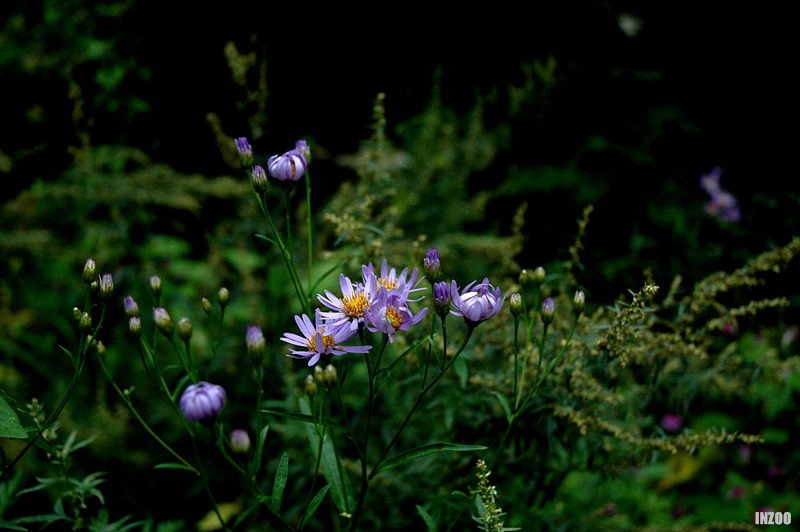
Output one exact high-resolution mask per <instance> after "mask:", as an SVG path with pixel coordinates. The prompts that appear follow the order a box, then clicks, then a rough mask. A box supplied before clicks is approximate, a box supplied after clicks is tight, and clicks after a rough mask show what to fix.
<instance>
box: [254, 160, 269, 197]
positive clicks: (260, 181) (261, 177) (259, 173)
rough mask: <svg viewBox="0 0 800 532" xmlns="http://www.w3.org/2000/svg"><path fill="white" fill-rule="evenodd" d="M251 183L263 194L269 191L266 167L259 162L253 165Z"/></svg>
mask: <svg viewBox="0 0 800 532" xmlns="http://www.w3.org/2000/svg"><path fill="white" fill-rule="evenodd" d="M250 177H251V179H250V183H251V184H252V185H253V190H255V191H256V192H258V193H260V194H263V193H264V192H266V191H267V185H268V184H269V183H268V182H267V173H266V172H265V171H264V167H263V166H261V165H260V164H257V165H255V166H254V167H253V169H252V170H251V171H250Z"/></svg>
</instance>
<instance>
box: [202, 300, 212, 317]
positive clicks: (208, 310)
mask: <svg viewBox="0 0 800 532" xmlns="http://www.w3.org/2000/svg"><path fill="white" fill-rule="evenodd" d="M200 305H201V306H202V307H203V312H205V313H206V314H211V309H212V308H213V307H212V305H211V301H209V300H208V298H205V297H204V298H203V299H201V300H200Z"/></svg>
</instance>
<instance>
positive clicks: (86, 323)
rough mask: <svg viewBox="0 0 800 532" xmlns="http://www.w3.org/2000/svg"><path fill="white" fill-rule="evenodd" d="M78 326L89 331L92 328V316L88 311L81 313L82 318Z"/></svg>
mask: <svg viewBox="0 0 800 532" xmlns="http://www.w3.org/2000/svg"><path fill="white" fill-rule="evenodd" d="M78 326H79V327H80V328H81V330H82V331H88V330H90V329H91V328H92V316H91V315H90V314H89V313H88V312H84V313H83V314H81V319H80V320H78Z"/></svg>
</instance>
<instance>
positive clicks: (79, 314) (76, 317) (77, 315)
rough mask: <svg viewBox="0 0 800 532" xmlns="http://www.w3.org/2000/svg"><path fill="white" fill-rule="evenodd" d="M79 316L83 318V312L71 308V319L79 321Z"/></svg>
mask: <svg viewBox="0 0 800 532" xmlns="http://www.w3.org/2000/svg"><path fill="white" fill-rule="evenodd" d="M81 316H83V311H82V310H81V309H79V308H78V307H72V317H73V318H75V320H76V321H80V319H81Z"/></svg>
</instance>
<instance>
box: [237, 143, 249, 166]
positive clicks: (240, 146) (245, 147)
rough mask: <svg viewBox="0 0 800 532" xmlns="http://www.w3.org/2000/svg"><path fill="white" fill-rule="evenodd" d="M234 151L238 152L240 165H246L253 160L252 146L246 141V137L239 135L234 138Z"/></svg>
mask: <svg viewBox="0 0 800 532" xmlns="http://www.w3.org/2000/svg"><path fill="white" fill-rule="evenodd" d="M236 151H238V152H239V159H240V160H241V161H242V165H243V166H245V167H247V166H250V164H251V163H252V162H253V148H252V147H251V146H250V143H249V142H247V138H245V137H239V138H238V139H236Z"/></svg>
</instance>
